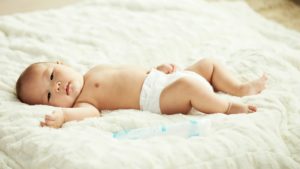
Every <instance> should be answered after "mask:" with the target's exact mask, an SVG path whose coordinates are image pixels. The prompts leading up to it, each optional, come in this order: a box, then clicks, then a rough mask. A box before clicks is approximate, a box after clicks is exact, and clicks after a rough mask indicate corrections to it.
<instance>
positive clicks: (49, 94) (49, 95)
mask: <svg viewBox="0 0 300 169" xmlns="http://www.w3.org/2000/svg"><path fill="white" fill-rule="evenodd" d="M50 98H51V93H50V92H48V102H49V101H50Z"/></svg>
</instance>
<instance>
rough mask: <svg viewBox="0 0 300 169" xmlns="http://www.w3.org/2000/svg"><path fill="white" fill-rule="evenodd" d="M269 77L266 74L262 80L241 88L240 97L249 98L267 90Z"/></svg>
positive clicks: (259, 79) (251, 82)
mask: <svg viewBox="0 0 300 169" xmlns="http://www.w3.org/2000/svg"><path fill="white" fill-rule="evenodd" d="M267 80H268V77H267V76H266V74H263V75H262V76H261V77H260V78H258V79H256V80H253V81H250V82H248V83H245V84H244V85H242V86H241V90H240V93H239V95H240V96H248V95H255V94H258V93H260V92H261V91H263V90H264V89H265V88H266V83H267Z"/></svg>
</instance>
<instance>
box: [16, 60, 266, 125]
mask: <svg viewBox="0 0 300 169" xmlns="http://www.w3.org/2000/svg"><path fill="white" fill-rule="evenodd" d="M266 81H267V77H266V76H265V75H262V76H261V77H260V78H258V79H256V80H253V81H250V82H247V83H241V82H240V81H239V80H237V79H236V78H234V77H233V76H232V75H231V74H230V72H229V71H228V70H226V68H225V67H224V65H222V64H221V63H219V62H218V61H217V60H214V59H210V58H204V59H201V60H200V61H198V62H197V63H195V64H193V65H191V66H189V67H187V68H186V69H185V70H179V68H178V67H177V66H175V65H173V64H163V65H160V66H158V67H156V68H155V69H154V68H153V69H152V70H150V71H149V70H146V69H144V68H138V67H136V66H110V65H98V66H95V67H94V68H92V69H91V70H89V71H88V72H87V73H86V74H85V75H84V76H82V75H81V74H80V73H78V72H76V71H75V70H73V69H71V68H70V67H68V66H66V65H64V64H62V63H59V62H57V63H34V64H32V65H30V66H29V67H28V68H27V69H26V70H25V71H24V72H23V73H22V74H21V75H20V77H19V79H18V81H17V84H16V92H17V96H18V98H19V99H20V100H21V101H22V102H24V103H27V104H31V105H34V104H45V105H51V106H56V107H61V108H59V109H57V110H55V111H53V113H52V114H51V115H46V116H45V121H42V122H41V126H42V127H43V126H48V127H53V128H60V127H61V126H62V125H63V123H65V122H68V121H72V120H82V119H84V118H87V117H98V116H99V115H100V112H99V111H100V110H116V109H138V110H145V111H150V112H153V113H162V114H174V113H184V114H187V113H188V112H189V111H190V110H191V108H195V109H196V110H198V111H201V112H204V113H207V114H210V113H225V114H235V113H251V112H256V109H257V108H256V107H255V106H253V105H247V104H241V103H231V102H229V101H227V100H225V99H223V98H221V97H219V96H218V95H217V94H216V93H215V92H214V91H222V92H225V93H228V94H231V95H234V96H247V95H254V94H257V93H260V92H261V91H262V90H263V89H264V88H265V84H266Z"/></svg>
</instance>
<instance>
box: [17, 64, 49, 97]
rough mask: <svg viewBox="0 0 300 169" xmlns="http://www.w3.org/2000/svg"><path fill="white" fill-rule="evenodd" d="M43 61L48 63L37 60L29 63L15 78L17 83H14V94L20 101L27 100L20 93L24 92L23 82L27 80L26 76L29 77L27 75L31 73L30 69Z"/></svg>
mask: <svg viewBox="0 0 300 169" xmlns="http://www.w3.org/2000/svg"><path fill="white" fill-rule="evenodd" d="M45 63H49V62H37V63H33V64H31V65H29V66H28V67H27V68H26V69H25V70H24V71H23V72H22V73H21V75H20V76H19V78H18V80H17V83H16V95H17V98H18V99H19V100H20V101H21V102H23V103H27V102H26V101H25V100H24V98H23V96H22V93H24V91H23V90H24V89H23V88H22V86H23V83H24V82H25V81H26V80H28V78H30V77H28V76H29V75H30V74H31V72H32V70H33V68H34V66H36V65H39V64H45Z"/></svg>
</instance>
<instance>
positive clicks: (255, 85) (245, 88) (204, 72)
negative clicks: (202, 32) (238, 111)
mask: <svg viewBox="0 0 300 169" xmlns="http://www.w3.org/2000/svg"><path fill="white" fill-rule="evenodd" d="M186 70H189V71H193V72H196V73H198V74H200V75H201V76H203V77H204V78H205V79H206V80H207V81H208V82H209V83H210V84H211V85H212V86H213V88H214V89H215V90H216V91H223V92H225V93H229V94H231V95H235V96H246V95H253V94H257V93H260V92H261V91H262V90H263V89H265V84H266V81H267V77H266V76H265V75H263V76H262V77H260V78H259V79H256V80H253V81H250V82H247V83H241V82H240V81H239V80H238V79H237V78H235V77H234V76H233V75H232V74H231V73H230V72H229V71H228V70H227V69H226V68H225V66H224V65H223V64H221V63H220V62H218V61H217V60H214V59H211V58H204V59H201V60H200V61H198V62H197V63H195V64H194V65H192V66H190V67H187V68H186Z"/></svg>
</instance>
